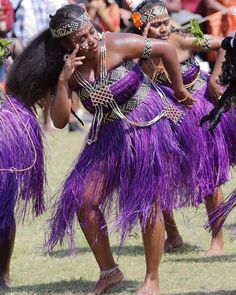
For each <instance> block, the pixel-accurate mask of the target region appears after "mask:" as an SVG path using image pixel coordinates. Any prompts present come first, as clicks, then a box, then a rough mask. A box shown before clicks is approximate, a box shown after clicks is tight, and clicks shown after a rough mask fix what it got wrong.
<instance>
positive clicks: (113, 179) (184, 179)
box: [47, 90, 229, 250]
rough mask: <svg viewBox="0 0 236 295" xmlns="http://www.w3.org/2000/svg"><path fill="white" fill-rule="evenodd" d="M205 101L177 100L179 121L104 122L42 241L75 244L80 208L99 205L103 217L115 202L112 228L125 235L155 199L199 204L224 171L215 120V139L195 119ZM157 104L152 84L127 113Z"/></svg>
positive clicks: (145, 112)
mask: <svg viewBox="0 0 236 295" xmlns="http://www.w3.org/2000/svg"><path fill="white" fill-rule="evenodd" d="M167 97H168V93H167ZM204 103H205V102H204V100H201V101H200V102H199V103H197V104H196V106H195V108H196V112H193V111H191V110H187V109H186V108H183V110H184V111H185V118H184V120H183V122H182V124H181V125H180V126H177V125H175V124H173V123H172V122H170V121H169V120H168V119H166V118H164V119H161V120H160V121H159V122H157V123H155V124H153V125H151V126H149V127H146V128H140V127H132V126H130V125H129V124H128V123H126V122H125V121H124V120H116V121H114V122H111V123H109V124H104V125H102V127H101V128H100V131H99V136H98V140H97V141H96V142H95V143H93V144H91V145H87V144H86V145H85V146H84V148H83V150H82V152H81V154H80V155H79V157H78V159H77V160H76V161H75V164H74V168H73V169H72V171H71V172H70V173H69V175H68V177H67V179H66V181H65V183H64V185H63V188H62V191H61V192H60V199H59V200H58V201H57V203H56V204H55V205H54V208H53V218H52V219H51V220H50V221H49V236H48V238H47V246H48V248H49V249H50V250H51V249H52V248H53V247H54V246H55V244H56V243H57V242H58V241H59V242H62V241H63V239H64V237H65V236H67V237H68V238H69V243H70V245H71V246H72V247H73V246H74V222H76V221H77V218H76V217H77V216H78V214H79V213H80V210H81V209H82V208H89V206H93V205H95V206H96V205H97V206H99V208H100V209H101V211H102V212H103V213H104V215H105V217H111V216H114V215H111V212H112V210H113V209H114V210H115V211H116V214H115V217H114V220H113V222H114V223H113V227H112V228H116V229H119V230H121V238H122V241H123V240H124V239H125V237H127V235H128V234H129V233H130V231H131V230H132V228H133V226H134V225H135V223H136V222H137V221H139V220H140V219H141V227H142V228H144V227H145V225H146V224H147V222H148V220H149V219H150V217H152V216H153V206H154V204H156V203H159V204H160V207H161V209H162V210H167V211H171V210H172V209H175V208H181V207H183V206H198V205H199V203H201V202H203V201H204V200H205V197H206V196H208V195H210V194H212V193H213V191H214V189H215V188H216V187H217V186H219V185H220V184H222V183H224V182H225V181H226V180H227V179H228V171H229V159H228V153H227V147H226V144H225V139H224V136H223V133H222V130H221V127H217V130H216V135H215V136H216V139H214V138H213V137H212V136H210V135H209V136H208V134H209V132H208V130H207V128H206V129H204V128H200V127H199V126H198V124H199V121H200V118H201V116H203V115H204V114H205V113H207V112H208V111H209V110H210V108H211V106H210V105H207V107H205V106H203V105H202V104H204ZM206 104H207V102H206ZM163 107H164V106H163V103H162V101H161V100H160V98H159V97H158V95H157V93H156V92H154V91H153V90H151V91H150V92H149V94H148V95H147V97H146V98H145V99H144V100H143V102H142V103H141V104H140V105H139V106H138V107H137V108H136V109H135V110H133V111H132V112H131V113H129V115H128V118H129V119H130V120H132V121H147V120H150V119H151V118H153V117H155V116H156V115H157V114H158V113H159V112H160V111H161V110H163ZM202 108H203V111H202ZM88 212H89V210H88ZM154 215H155V214H154ZM101 226H102V225H101Z"/></svg>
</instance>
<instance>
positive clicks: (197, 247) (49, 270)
mask: <svg viewBox="0 0 236 295" xmlns="http://www.w3.org/2000/svg"><path fill="white" fill-rule="evenodd" d="M85 133H86V132H85V131H84V132H83V133H80V134H79V133H76V134H69V133H68V132H67V130H64V131H56V132H53V133H51V134H49V135H48V136H47V139H46V140H47V147H48V150H49V152H48V163H49V165H48V169H47V172H48V176H49V187H50V192H49V193H50V194H53V193H54V192H55V190H56V188H57V187H58V185H59V183H60V182H61V181H62V179H63V176H64V175H65V174H66V171H67V170H68V168H69V167H70V165H71V163H72V161H73V159H74V158H75V156H76V154H77V153H78V151H79V150H80V148H81V143H82V139H83V137H84V136H85ZM235 176H236V175H235ZM235 178H236V177H234V182H235ZM234 186H235V183H234ZM232 187H233V180H232V181H231V182H230V183H229V184H227V186H225V187H224V191H225V193H229V192H230V191H231V189H232ZM204 212H205V210H204V207H201V208H200V209H199V210H198V211H197V213H196V212H195V211H194V210H193V209H191V210H188V211H185V212H178V213H177V214H176V220H177V222H178V225H179V228H180V230H181V233H182V235H183V238H184V241H185V247H184V248H183V249H182V250H181V252H178V253H173V254H165V255H164V256H163V258H162V263H161V268H160V278H161V289H162V294H163V295H164V294H166V295H167V294H168V295H170V294H171V295H203V294H204V295H206V294H209V295H216V294H217V295H221V294H222V295H223V294H224V295H229V294H236V280H235V265H236V264H235V262H236V244H235V243H232V242H230V241H229V238H228V233H227V232H228V231H227V230H228V229H229V227H230V224H231V223H232V222H233V221H234V220H235V216H236V212H234V214H232V215H231V217H230V218H229V219H228V221H227V223H226V225H225V256H223V257H220V258H205V257H204V255H203V253H204V251H205V250H207V248H208V246H209V241H210V235H209V234H208V233H207V232H206V231H204V229H203V228H202V225H203V224H204V222H205V220H206V216H204V215H202V214H203V213H204ZM194 213H196V214H194ZM194 215H195V217H193V216H194ZM46 218H47V216H43V217H40V218H37V219H36V220H34V221H33V222H31V223H28V224H26V225H25V226H22V225H20V226H18V229H17V237H16V244H15V250H14V254H13V259H12V268H11V273H12V281H13V287H12V289H11V291H7V292H5V293H4V292H2V293H1V294H14V295H19V294H21V295H23V294H40V295H46V294H59V295H60V294H63V295H65V294H66V295H69V294H78V295H80V294H84V293H85V292H86V291H88V290H90V289H91V288H92V286H93V284H94V282H95V280H96V279H97V277H98V268H97V265H96V262H95V260H94V258H93V255H92V254H91V252H90V250H89V248H88V246H87V243H86V241H85V240H84V238H83V235H82V234H81V232H80V231H79V230H78V239H77V246H78V252H79V255H75V256H73V255H72V256H71V255H69V253H68V251H67V250H66V247H62V248H60V247H56V249H55V251H54V253H53V254H52V255H51V256H49V255H46V254H44V253H43V252H42V241H43V230H44V222H45V220H46ZM137 233H138V230H137ZM111 244H112V247H113V250H114V253H115V255H116V253H117V246H118V237H117V236H115V235H114V236H112V237H111ZM116 257H117V256H116ZM118 262H119V264H120V267H121V269H122V270H123V271H124V273H125V275H126V279H125V281H124V282H123V283H121V284H120V285H119V286H117V287H116V288H113V289H112V290H111V291H110V292H108V294H123V295H124V294H134V293H135V290H136V289H137V288H138V287H139V286H140V285H141V282H142V279H143V276H144V272H145V262H144V255H143V247H142V240H141V237H140V235H139V234H137V235H134V236H132V237H130V238H129V240H128V241H127V243H126V245H125V247H124V249H123V251H122V255H121V256H120V257H119V261H118Z"/></svg>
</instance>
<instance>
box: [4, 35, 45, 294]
mask: <svg viewBox="0 0 236 295" xmlns="http://www.w3.org/2000/svg"><path fill="white" fill-rule="evenodd" d="M0 45H1V51H0V52H1V54H2V56H1V62H4V61H5V60H6V59H7V58H8V57H9V56H10V55H14V54H15V43H14V42H13V41H12V42H9V41H7V40H3V39H1V40H0ZM21 86H22V87H23V84H21ZM0 102H1V106H0V177H1V181H0V289H2V288H8V287H9V286H10V261H11V256H12V252H13V248H14V241H15V234H16V222H15V214H17V216H18V217H20V218H21V220H22V221H24V220H25V218H26V217H27V215H28V213H29V212H30V211H31V212H32V213H33V215H36V216H37V215H39V214H41V213H43V211H44V209H45V206H44V199H43V197H44V183H45V173H44V164H43V162H44V160H43V143H42V133H41V128H40V126H39V123H38V120H37V117H36V114H35V110H34V105H33V104H30V103H29V104H27V103H28V101H26V102H25V101H23V100H21V99H20V97H14V96H11V95H9V96H8V95H7V94H5V93H4V92H3V91H1V98H0ZM30 204H31V206H30ZM29 207H30V208H29ZM19 209H20V210H19Z"/></svg>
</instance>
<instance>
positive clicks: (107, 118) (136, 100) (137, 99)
mask: <svg viewBox="0 0 236 295" xmlns="http://www.w3.org/2000/svg"><path fill="white" fill-rule="evenodd" d="M145 80H146V79H145ZM144 82H146V81H144ZM144 82H143V83H142V84H141V86H140V88H139V90H138V91H137V92H136V94H135V95H134V96H133V97H132V98H131V99H129V100H128V101H127V102H125V103H124V104H122V105H119V107H120V110H121V112H122V114H123V115H127V114H129V113H130V112H132V111H133V110H134V109H135V108H136V107H137V106H139V105H140V103H141V102H142V101H143V100H144V98H145V97H146V96H147V94H148V92H149V91H150V88H151V83H144ZM117 119H120V117H119V116H118V115H117V114H116V113H115V112H114V111H113V110H112V111H110V112H108V113H106V114H104V117H103V123H108V122H112V121H115V120H117Z"/></svg>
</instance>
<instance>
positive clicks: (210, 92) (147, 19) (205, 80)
mask: <svg viewBox="0 0 236 295" xmlns="http://www.w3.org/2000/svg"><path fill="white" fill-rule="evenodd" d="M128 2H129V4H130V6H131V9H132V10H133V14H132V19H133V21H134V25H135V27H136V29H134V30H133V32H137V33H139V34H140V33H142V34H143V35H144V36H146V37H148V38H156V39H160V40H163V41H169V42H170V43H171V44H173V45H174V46H175V48H176V50H177V56H178V60H179V62H180V67H181V73H182V77H183V81H184V85H185V88H186V89H188V91H189V92H190V93H191V95H192V96H193V97H194V99H195V100H196V103H195V104H194V106H193V108H192V109H191V110H185V113H186V119H185V121H184V122H183V124H184V123H186V120H189V121H191V123H192V133H193V134H194V136H195V137H196V150H195V152H196V155H195V157H196V156H199V166H198V167H196V173H198V174H199V175H198V178H197V179H198V180H199V179H200V178H201V180H200V184H199V186H200V188H201V189H200V190H199V196H198V198H197V199H196V200H194V201H193V203H192V205H193V206H196V207H197V206H198V205H199V204H200V203H201V202H205V205H206V209H207V212H208V214H209V212H210V211H211V210H212V209H214V208H216V206H217V205H218V204H219V203H221V202H222V201H223V194H222V192H221V189H220V185H222V184H224V183H225V181H226V180H227V177H225V175H226V174H227V171H229V167H228V166H224V165H225V162H223V161H222V160H221V159H222V157H223V159H224V156H225V150H224V149H222V143H223V142H224V140H223V136H222V130H223V131H225V130H226V129H227V130H228V133H227V134H225V136H224V137H225V142H226V143H227V149H228V154H229V156H230V165H231V166H232V165H235V163H236V149H235V147H236V133H235V132H234V130H235V128H236V121H235V120H232V119H231V117H230V116H229V115H227V116H225V117H224V118H223V120H222V124H221V127H218V129H217V130H216V131H215V137H212V135H211V134H210V133H209V132H208V130H207V128H204V129H202V128H199V127H198V126H199V123H200V120H201V118H202V117H203V116H204V115H206V114H207V113H208V112H209V111H210V110H211V109H212V107H213V103H212V102H215V101H217V100H218V98H219V97H220V95H221V94H222V88H221V86H220V85H219V84H218V83H217V78H218V74H219V72H220V67H221V63H220V61H221V60H222V57H223V56H224V51H223V50H222V49H221V41H222V40H221V38H217V37H213V36H208V35H203V34H202V36H201V38H200V37H199V38H197V37H193V36H191V35H186V34H185V35H183V34H182V33H178V32H176V30H173V28H172V27H171V24H170V17H169V15H168V12H167V9H166V8H165V6H164V1H156V0H149V1H128ZM138 4H139V5H138ZM137 28H138V29H139V30H138V29H137ZM200 33H201V32H200ZM210 50H215V51H218V62H217V63H216V67H215V69H214V71H213V74H212V75H211V76H210V75H209V74H207V73H205V72H203V71H201V70H200V66H199V65H198V63H197V62H196V60H195V57H194V53H195V52H199V51H210ZM140 64H141V68H142V69H143V71H144V72H145V73H146V74H147V75H148V76H149V77H150V78H151V79H152V81H153V82H155V83H157V84H158V85H161V88H162V90H163V91H164V92H165V94H166V96H167V97H169V98H172V101H175V97H174V93H173V89H172V84H171V81H170V80H169V77H168V73H167V72H166V70H165V68H164V66H163V63H162V61H161V59H160V58H150V59H149V60H141V62H140ZM180 102H181V103H184V101H180ZM233 116H234V117H235V119H236V112H234V113H233ZM221 129H222V130H221ZM192 133H191V134H192ZM189 136H191V135H189ZM199 144H200V145H199ZM198 148H199V149H198ZM203 171H204V172H203ZM209 173H210V174H211V175H212V177H211V178H208V177H206V174H209ZM214 175H215V176H217V175H218V176H219V175H221V177H214ZM222 176H223V177H222ZM206 181H209V183H208V184H207V183H206ZM164 220H165V227H166V232H167V238H166V241H165V251H171V250H173V249H177V248H179V247H182V245H183V240H182V237H181V235H180V234H179V231H178V228H177V226H176V223H175V221H174V218H173V214H172V213H170V212H164ZM222 254H223V237H222V231H219V232H218V234H217V235H216V236H214V237H212V241H211V246H210V248H209V250H208V252H207V255H209V256H212V255H222Z"/></svg>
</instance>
